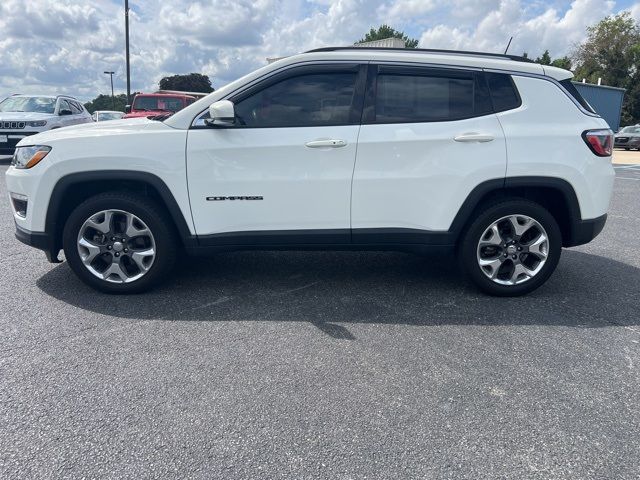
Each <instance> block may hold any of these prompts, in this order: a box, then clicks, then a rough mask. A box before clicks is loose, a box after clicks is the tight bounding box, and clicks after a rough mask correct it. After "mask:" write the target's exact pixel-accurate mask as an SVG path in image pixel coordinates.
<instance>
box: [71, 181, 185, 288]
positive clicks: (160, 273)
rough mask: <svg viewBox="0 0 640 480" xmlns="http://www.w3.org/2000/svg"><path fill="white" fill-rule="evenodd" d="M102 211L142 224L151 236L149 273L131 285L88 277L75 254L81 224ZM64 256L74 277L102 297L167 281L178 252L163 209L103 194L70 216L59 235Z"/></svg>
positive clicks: (121, 195) (131, 198)
mask: <svg viewBox="0 0 640 480" xmlns="http://www.w3.org/2000/svg"><path fill="white" fill-rule="evenodd" d="M103 210H122V211H125V212H129V213H131V214H133V215H135V216H136V217H138V218H139V219H140V220H142V221H143V222H144V223H145V224H146V226H147V227H148V228H149V230H150V231H151V233H152V234H153V238H154V241H155V252H156V253H155V258H154V259H153V263H152V264H151V266H150V268H149V269H148V271H147V272H146V273H145V274H144V275H143V276H142V277H140V278H138V279H137V280H134V281H132V282H130V283H112V282H109V281H106V280H103V279H101V278H98V277H97V276H96V275H94V274H93V273H91V272H90V271H89V270H88V268H87V267H86V266H85V265H84V263H83V261H82V258H81V257H80V254H79V252H78V245H77V242H78V235H79V233H80V229H81V228H82V226H83V224H84V222H85V221H86V220H87V219H89V218H90V217H92V216H93V215H95V214H97V213H98V212H101V211H103ZM62 244H63V248H64V254H65V257H66V259H67V262H68V263H69V266H70V267H71V269H72V270H73V271H74V273H75V274H76V275H77V276H78V277H79V278H80V279H81V280H82V281H83V282H84V283H86V284H87V285H89V286H91V287H93V288H95V289H96V290H99V291H101V292H105V293H114V294H127V293H139V292H143V291H146V290H149V289H150V288H152V287H154V286H156V285H157V284H158V283H159V282H161V281H162V280H164V279H165V278H167V277H168V275H169V273H170V272H171V270H172V268H173V266H174V264H175V261H176V254H177V249H178V242H177V240H176V234H175V233H174V229H173V225H172V224H171V222H170V221H169V220H168V219H167V217H166V215H164V214H163V211H162V209H161V208H160V207H159V206H158V205H156V203H155V202H153V201H152V200H150V199H149V198H148V197H144V196H142V195H135V194H131V193H127V192H106V193H101V194H99V195H96V196H94V197H91V198H89V199H87V200H85V201H84V202H82V203H81V204H80V205H78V207H76V209H75V210H73V212H72V213H71V215H69V218H68V219H67V222H66V223H65V226H64V231H63V234H62Z"/></svg>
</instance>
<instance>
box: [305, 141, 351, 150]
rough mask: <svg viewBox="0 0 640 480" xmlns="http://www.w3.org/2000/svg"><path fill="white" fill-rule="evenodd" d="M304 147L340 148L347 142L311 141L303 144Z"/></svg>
mask: <svg viewBox="0 0 640 480" xmlns="http://www.w3.org/2000/svg"><path fill="white" fill-rule="evenodd" d="M305 146H307V147H309V148H340V147H346V146H347V142H345V141H344V140H337V139H327V140H313V141H311V142H307V143H305Z"/></svg>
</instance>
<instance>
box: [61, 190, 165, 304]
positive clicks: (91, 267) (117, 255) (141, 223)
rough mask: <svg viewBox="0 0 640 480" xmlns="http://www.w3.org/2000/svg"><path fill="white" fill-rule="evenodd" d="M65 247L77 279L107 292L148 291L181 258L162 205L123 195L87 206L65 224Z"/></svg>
mask: <svg viewBox="0 0 640 480" xmlns="http://www.w3.org/2000/svg"><path fill="white" fill-rule="evenodd" d="M63 247H64V254H65V257H66V258H67V261H68V262H69V266H70V267H71V269H72V270H73V271H74V272H75V273H76V275H78V277H80V279H81V280H83V281H84V282H85V283H87V284H88V285H90V286H91V287H93V288H96V289H97V290H100V291H102V292H106V293H137V292H141V291H144V290H148V289H149V288H151V287H153V286H154V285H156V284H157V283H158V282H160V281H161V280H163V279H164V278H165V277H166V276H167V274H168V273H169V271H170V270H171V267H172V266H173V264H174V263H175V257H176V242H175V235H174V234H173V231H172V229H171V226H170V223H169V222H167V221H166V219H165V217H164V215H163V214H162V211H161V210H160V209H159V208H158V207H157V205H156V204H155V203H153V202H152V201H150V200H149V199H147V198H146V197H143V196H138V195H131V194H128V193H120V192H109V193H104V194H100V195H97V196H95V197H92V198H89V199H88V200H86V201H84V202H83V203H81V204H80V205H79V206H78V207H77V208H76V209H75V210H74V211H73V212H72V213H71V215H70V216H69V219H68V220H67V222H66V224H65V227H64V232H63Z"/></svg>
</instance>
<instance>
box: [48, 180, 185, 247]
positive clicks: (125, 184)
mask: <svg viewBox="0 0 640 480" xmlns="http://www.w3.org/2000/svg"><path fill="white" fill-rule="evenodd" d="M57 190H58V191H57V192H55V191H54V193H55V194H56V198H57V199H58V201H56V202H55V205H51V204H50V205H49V210H48V212H47V220H46V223H47V230H50V231H52V233H53V242H54V247H55V248H56V249H57V250H56V251H58V250H59V249H60V248H62V231H63V229H64V225H65V223H66V220H67V218H68V217H69V215H70V214H71V212H72V211H73V209H74V208H76V207H77V206H78V205H79V204H80V203H82V202H83V201H85V200H87V199H88V198H90V197H93V196H94V195H97V194H100V193H105V192H127V193H135V194H137V195H144V196H145V197H149V199H151V200H152V201H153V202H155V203H156V204H157V205H159V206H160V207H161V208H162V209H163V210H164V211H165V212H167V220H168V221H169V222H170V223H171V225H172V227H173V228H174V230H175V232H176V234H177V236H178V238H180V241H181V242H182V243H183V244H184V238H183V235H181V234H180V229H179V228H178V225H176V219H175V218H174V217H173V215H172V213H171V210H170V208H169V206H168V205H167V202H166V201H165V199H164V198H163V196H162V195H161V194H160V192H159V191H158V189H157V188H156V187H155V186H154V185H152V184H151V183H149V182H146V181H144V180H138V179H126V180H117V179H104V180H102V179H101V180H86V181H80V182H75V183H71V184H69V185H64V186H63V187H62V188H61V189H57ZM52 203H53V202H52Z"/></svg>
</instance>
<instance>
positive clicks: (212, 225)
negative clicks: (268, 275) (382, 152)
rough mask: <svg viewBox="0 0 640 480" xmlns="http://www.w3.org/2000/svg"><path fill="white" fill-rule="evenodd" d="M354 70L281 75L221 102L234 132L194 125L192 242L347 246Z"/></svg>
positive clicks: (355, 113)
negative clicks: (230, 112)
mask: <svg viewBox="0 0 640 480" xmlns="http://www.w3.org/2000/svg"><path fill="white" fill-rule="evenodd" d="M364 68H365V67H362V68H361V67H360V66H358V65H340V64H339V65H316V66H305V67H296V68H291V69H289V70H287V71H285V72H284V73H281V74H277V75H274V76H272V77H270V78H268V79H266V80H263V81H262V82H260V83H258V84H257V85H255V86H253V87H251V88H250V89H248V90H245V91H243V92H241V93H240V94H237V95H235V96H234V97H232V98H230V100H232V101H233V102H234V104H235V115H236V118H235V125H233V126H229V127H210V126H206V125H204V122H203V121H202V119H199V120H197V121H196V126H194V127H192V129H191V130H190V131H189V134H188V139H187V171H188V173H187V176H188V184H189V196H190V201H191V208H192V212H193V221H194V224H195V228H196V232H197V234H198V236H199V238H200V241H201V243H203V244H211V245H224V244H237V243H242V244H265V243H266V244H287V243H295V244H300V243H302V244H306V243H308V244H316V243H318V244H322V243H348V242H349V238H350V231H349V229H350V207H351V179H352V174H353V167H354V162H355V157H356V145H357V140H358V131H359V128H360V115H361V108H362V99H363V89H364V78H363V74H364ZM361 70H362V71H361ZM204 116H206V114H205V115H204Z"/></svg>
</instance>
